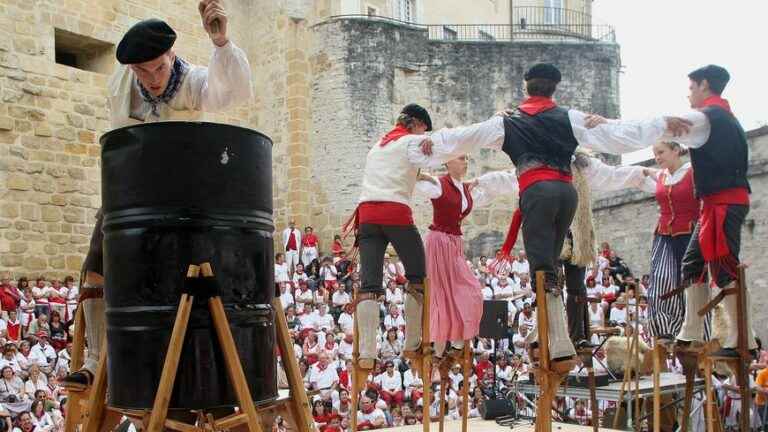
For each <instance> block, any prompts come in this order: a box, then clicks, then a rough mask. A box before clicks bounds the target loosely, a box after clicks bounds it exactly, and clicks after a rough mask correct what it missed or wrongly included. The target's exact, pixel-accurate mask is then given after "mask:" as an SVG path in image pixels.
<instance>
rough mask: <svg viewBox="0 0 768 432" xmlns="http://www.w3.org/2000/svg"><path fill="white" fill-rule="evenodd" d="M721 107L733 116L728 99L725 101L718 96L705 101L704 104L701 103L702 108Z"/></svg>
mask: <svg viewBox="0 0 768 432" xmlns="http://www.w3.org/2000/svg"><path fill="white" fill-rule="evenodd" d="M713 105H714V106H719V107H720V108H722V109H724V110H726V111H728V112H729V113H731V114H733V111H731V104H729V103H728V100H727V99H723V98H722V97H720V96H718V95H714V96H710V97H708V98H706V99H704V102H702V103H701V107H700V108H704V107H708V106H713Z"/></svg>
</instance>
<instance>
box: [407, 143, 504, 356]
mask: <svg viewBox="0 0 768 432" xmlns="http://www.w3.org/2000/svg"><path fill="white" fill-rule="evenodd" d="M467 162H468V158H467V156H461V157H459V158H456V159H453V160H451V161H448V162H446V163H445V167H446V169H447V171H448V173H447V174H446V175H443V176H441V177H439V178H438V179H434V178H432V177H429V176H425V175H422V176H420V181H419V182H418V183H417V184H416V189H417V190H418V191H419V192H420V193H421V194H422V195H425V196H427V197H428V198H430V199H431V200H432V208H433V210H434V212H433V217H432V224H431V225H430V226H429V232H428V233H427V235H426V239H425V242H424V246H425V249H426V258H427V276H428V277H429V283H430V303H429V305H430V314H431V318H432V319H431V320H430V328H429V334H430V338H431V342H433V343H434V350H435V356H436V357H439V358H445V359H446V360H453V361H456V360H457V359H458V358H459V356H460V353H461V351H462V349H463V347H464V341H466V340H470V339H473V338H474V337H475V336H477V335H478V333H479V331H480V318H481V316H482V314H483V294H482V289H481V288H482V287H481V286H480V282H479V281H478V279H477V277H476V276H475V274H474V273H473V272H472V269H471V268H470V267H469V265H467V259H466V258H465V257H464V239H463V237H462V233H461V222H462V220H464V218H465V217H467V215H469V213H470V212H471V211H472V208H473V206H474V205H475V204H476V203H477V202H478V201H480V202H481V204H484V199H483V197H482V194H481V193H480V194H479V193H473V191H472V189H473V187H472V185H471V184H470V183H464V182H462V179H463V178H464V176H465V175H466V173H467ZM487 175H496V173H491V174H487ZM476 192H479V191H476ZM473 194H474V197H473ZM446 344H448V346H447V347H446Z"/></svg>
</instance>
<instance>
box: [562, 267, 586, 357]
mask: <svg viewBox="0 0 768 432" xmlns="http://www.w3.org/2000/svg"><path fill="white" fill-rule="evenodd" d="M563 270H564V271H565V285H566V291H567V292H568V299H567V300H566V302H565V314H566V316H567V317H568V335H569V336H570V337H571V341H572V342H579V341H581V340H584V339H586V338H587V326H588V325H589V324H588V323H589V316H588V315H589V311H588V310H587V287H586V286H585V285H584V276H585V275H586V272H587V269H586V268H585V267H579V266H575V265H573V264H571V263H570V262H569V261H564V262H563Z"/></svg>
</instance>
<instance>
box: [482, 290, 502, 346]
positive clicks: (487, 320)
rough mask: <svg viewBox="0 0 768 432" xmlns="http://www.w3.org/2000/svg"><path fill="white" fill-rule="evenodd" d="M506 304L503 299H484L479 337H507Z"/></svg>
mask: <svg viewBox="0 0 768 432" xmlns="http://www.w3.org/2000/svg"><path fill="white" fill-rule="evenodd" d="M507 306H508V305H507V302H506V301H505V300H486V301H484V302H483V317H482V318H481V319H480V337H483V338H489V339H504V338H506V337H507Z"/></svg>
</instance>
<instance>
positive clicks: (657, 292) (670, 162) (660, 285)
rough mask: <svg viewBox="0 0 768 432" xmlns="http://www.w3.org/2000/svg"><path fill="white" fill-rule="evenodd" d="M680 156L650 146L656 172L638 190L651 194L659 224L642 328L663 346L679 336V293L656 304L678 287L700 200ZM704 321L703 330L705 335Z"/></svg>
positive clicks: (665, 146)
mask: <svg viewBox="0 0 768 432" xmlns="http://www.w3.org/2000/svg"><path fill="white" fill-rule="evenodd" d="M685 152H686V150H685V149H683V148H682V147H681V146H680V144H678V143H676V142H659V143H656V144H654V146H653V154H654V158H655V159H656V164H657V165H659V167H660V168H661V169H662V171H660V172H657V173H655V174H654V175H652V176H650V177H649V179H648V181H646V182H645V183H644V185H643V186H642V187H641V189H643V190H645V191H646V192H652V193H654V194H655V196H656V202H657V203H658V206H659V221H658V223H657V224H656V230H655V232H654V237H653V247H652V249H651V271H650V277H651V278H650V284H649V286H648V323H649V328H650V331H651V335H652V336H654V337H655V338H656V340H657V341H658V342H659V343H661V344H664V345H668V344H670V343H672V342H674V339H675V336H677V335H678V334H680V332H681V329H682V327H683V319H684V318H685V299H684V297H683V295H682V293H681V294H678V295H675V296H673V297H671V298H668V299H662V296H663V295H665V294H667V293H669V292H672V291H674V290H675V289H676V288H677V287H678V286H680V283H681V282H682V277H681V274H680V270H681V265H682V261H683V255H684V254H685V250H686V248H687V247H688V244H689V243H690V241H691V235H692V234H693V231H694V229H695V227H696V221H697V220H698V219H699V209H700V207H701V201H700V200H699V199H698V198H696V196H695V191H694V189H695V188H694V184H693V177H694V173H693V169H691V163H690V162H685V163H684V162H683V160H682V156H683V155H684V154H685ZM696 312H698V311H696ZM707 318H709V316H707ZM708 321H709V320H708V319H707V322H705V325H704V329H705V334H706V333H707V331H706V330H707V328H708V324H709V322H708ZM690 324H691V322H690V321H689V325H690ZM683 333H684V334H690V333H691V332H690V331H685V332H683Z"/></svg>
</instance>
